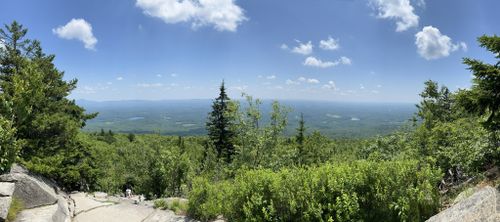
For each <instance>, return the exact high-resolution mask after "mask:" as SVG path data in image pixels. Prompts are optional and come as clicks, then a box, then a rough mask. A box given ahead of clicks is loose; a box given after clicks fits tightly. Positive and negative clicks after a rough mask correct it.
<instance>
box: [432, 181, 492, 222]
mask: <svg viewBox="0 0 500 222" xmlns="http://www.w3.org/2000/svg"><path fill="white" fill-rule="evenodd" d="M499 198H500V195H499V193H498V191H497V190H496V189H495V188H493V187H490V186H487V187H484V188H482V189H480V190H478V191H477V192H475V193H474V194H472V195H471V196H470V197H468V198H466V199H464V200H461V201H460V202H458V203H457V204H455V205H453V206H452V207H450V208H448V209H446V210H444V211H442V212H440V213H439V214H437V215H434V216H433V217H431V218H430V219H429V220H427V221H428V222H438V221H439V222H445V221H450V222H451V221H462V222H482V221H484V222H497V221H498V218H499V213H500V212H498V211H497V203H498V202H499V200H498V199H499Z"/></svg>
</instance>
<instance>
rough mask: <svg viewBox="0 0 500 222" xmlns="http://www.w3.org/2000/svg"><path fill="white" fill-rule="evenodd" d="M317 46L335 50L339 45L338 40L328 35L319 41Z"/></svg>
mask: <svg viewBox="0 0 500 222" xmlns="http://www.w3.org/2000/svg"><path fill="white" fill-rule="evenodd" d="M319 47H320V48H322V49H324V50H337V49H338V48H339V47H340V45H339V40H338V39H334V38H332V37H331V36H328V39H326V40H321V41H319Z"/></svg>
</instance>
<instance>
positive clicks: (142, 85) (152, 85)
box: [137, 83, 163, 88]
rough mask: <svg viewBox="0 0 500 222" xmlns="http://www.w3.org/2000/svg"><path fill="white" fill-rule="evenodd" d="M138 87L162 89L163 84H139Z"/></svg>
mask: <svg viewBox="0 0 500 222" xmlns="http://www.w3.org/2000/svg"><path fill="white" fill-rule="evenodd" d="M137 86H139V87H143V88H153V87H162V86H163V84H161V83H139V84H137Z"/></svg>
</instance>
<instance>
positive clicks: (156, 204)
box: [153, 199, 168, 210]
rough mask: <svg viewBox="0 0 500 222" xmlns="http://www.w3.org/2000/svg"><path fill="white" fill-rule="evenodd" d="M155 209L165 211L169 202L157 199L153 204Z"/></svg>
mask: <svg viewBox="0 0 500 222" xmlns="http://www.w3.org/2000/svg"><path fill="white" fill-rule="evenodd" d="M153 208H155V209H162V210H165V209H167V208H168V203H167V200H165V199H157V200H155V201H154V202H153Z"/></svg>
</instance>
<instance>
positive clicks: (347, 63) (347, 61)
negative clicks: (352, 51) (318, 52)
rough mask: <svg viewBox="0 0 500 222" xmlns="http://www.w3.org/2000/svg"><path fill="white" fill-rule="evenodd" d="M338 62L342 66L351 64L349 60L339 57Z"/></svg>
mask: <svg viewBox="0 0 500 222" xmlns="http://www.w3.org/2000/svg"><path fill="white" fill-rule="evenodd" d="M338 62H339V63H341V64H343V65H351V64H352V61H351V59H350V58H347V57H345V56H342V57H340V59H339V61H338Z"/></svg>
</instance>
